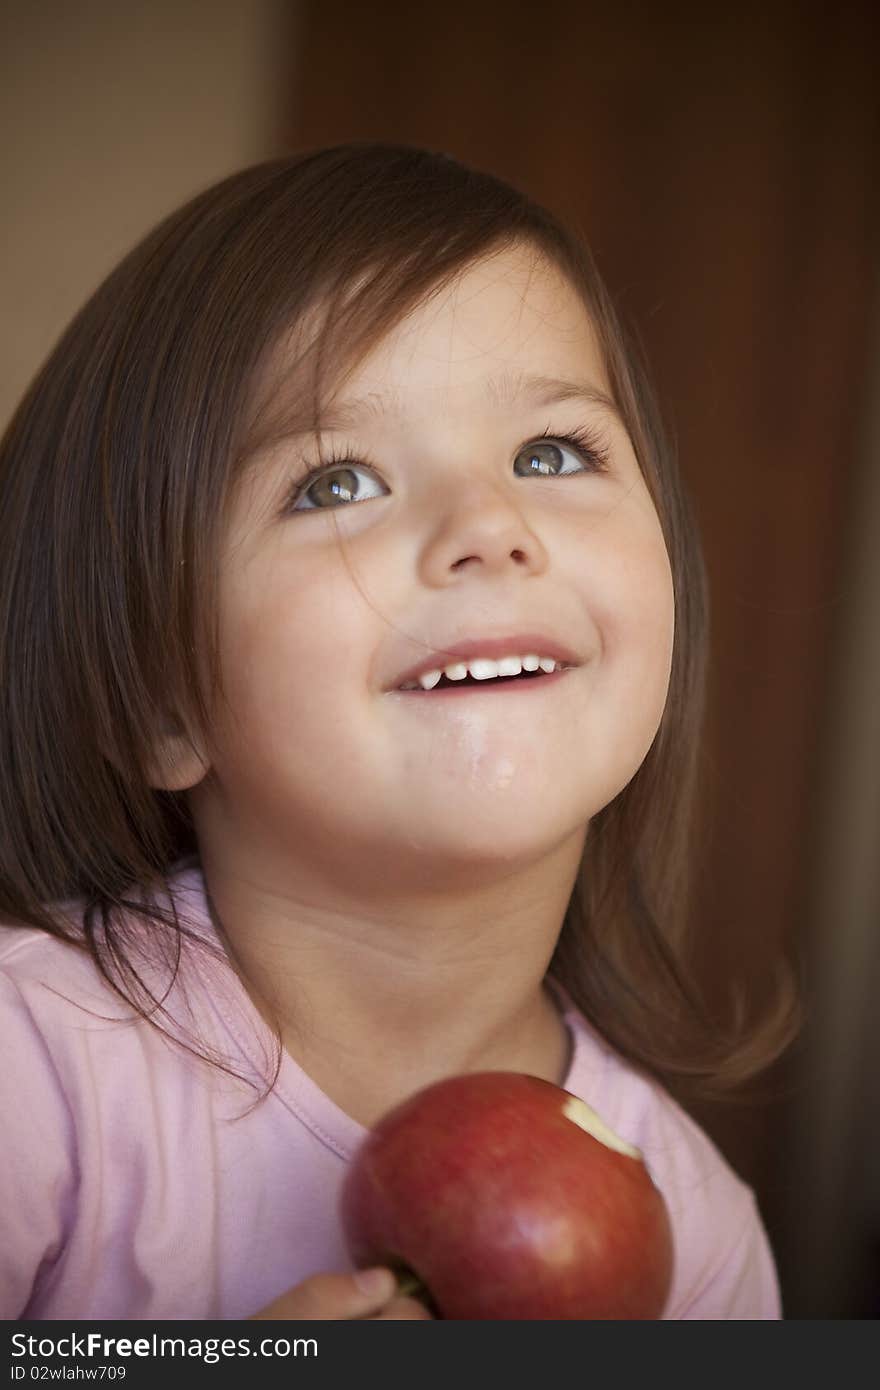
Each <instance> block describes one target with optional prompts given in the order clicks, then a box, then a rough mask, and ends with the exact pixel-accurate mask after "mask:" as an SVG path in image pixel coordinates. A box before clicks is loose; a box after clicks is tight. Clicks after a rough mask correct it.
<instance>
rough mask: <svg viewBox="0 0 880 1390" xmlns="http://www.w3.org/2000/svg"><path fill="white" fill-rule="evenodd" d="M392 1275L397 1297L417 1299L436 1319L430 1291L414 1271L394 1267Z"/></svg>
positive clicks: (404, 1266) (402, 1266)
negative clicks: (395, 1283) (395, 1282)
mask: <svg viewBox="0 0 880 1390" xmlns="http://www.w3.org/2000/svg"><path fill="white" fill-rule="evenodd" d="M394 1273H395V1276H396V1278H397V1297H398V1298H417V1299H418V1300H419V1302H420V1303H424V1305H425V1307H426V1308H427V1309H428V1311H429V1312H431V1313H433V1314H434V1316H435V1317H436V1316H437V1315H438V1314H437V1308H436V1305H435V1303H434V1300H433V1298H432V1297H431V1294H430V1291H429V1289H428V1287H427V1285H426V1284H423V1283H422V1281H421V1279H420V1278H419V1276H418V1275H417V1274H416V1272H415V1270H413V1269H410V1267H409V1265H396V1266H394Z"/></svg>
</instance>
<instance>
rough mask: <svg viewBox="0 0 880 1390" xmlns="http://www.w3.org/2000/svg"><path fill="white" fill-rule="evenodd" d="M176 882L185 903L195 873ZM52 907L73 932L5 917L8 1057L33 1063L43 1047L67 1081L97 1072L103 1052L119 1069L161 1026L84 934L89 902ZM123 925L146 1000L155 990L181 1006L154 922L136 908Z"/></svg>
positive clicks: (0, 973) (2, 985)
mask: <svg viewBox="0 0 880 1390" xmlns="http://www.w3.org/2000/svg"><path fill="white" fill-rule="evenodd" d="M173 882H174V888H175V901H177V900H178V899H177V885H178V884H179V885H180V888H181V891H182V895H183V896H182V898H181V901H183V902H184V903H185V902H186V892H187V891H191V890H192V882H191V877H190V876H188V875H182V876H178V877H177V878H175V879H174V881H173ZM53 912H54V915H55V917H56V919H57V920H59V922H60V924H61V926H62V928H63V930H65V932H66V933H67V934H68V935H69V937H70V938H71V939H67V940H65V939H62V938H61V937H60V936H53V935H50V934H49V933H48V932H45V931H42V930H39V929H37V928H34V927H28V926H19V925H8V924H4V923H0V1040H2V1045H3V1048H4V1053H5V1055H6V1056H7V1057H8V1056H10V1055H12V1056H15V1057H18V1058H19V1059H20V1061H21V1062H22V1063H24V1062H25V1060H26V1059H29V1060H30V1061H31V1063H32V1064H35V1062H36V1057H37V1055H39V1054H42V1055H44V1056H46V1057H47V1058H51V1059H52V1061H53V1063H54V1065H55V1067H56V1069H57V1071H58V1073H59V1075H61V1076H62V1077H63V1078H65V1079H66V1080H67V1081H69V1082H70V1081H73V1080H74V1078H75V1076H76V1074H77V1072H78V1071H82V1070H83V1069H85V1070H86V1071H87V1072H89V1073H92V1074H93V1073H94V1066H93V1063H94V1060H95V1057H96V1055H97V1054H99V1053H104V1052H106V1054H107V1056H108V1058H109V1059H110V1060H111V1061H112V1062H113V1064H114V1070H118V1067H119V1064H120V1063H121V1061H122V1058H123V1056H124V1055H125V1054H126V1053H127V1052H131V1051H133V1050H143V1048H144V1046H145V1043H144V1039H145V1038H149V1037H150V1036H151V1035H154V1034H156V1029H155V1028H154V1027H153V1026H152V1024H150V1023H149V1022H148V1020H147V1019H145V1018H143V1017H142V1016H141V1008H140V1007H136V1006H135V1004H134V1003H133V1002H132V1001H131V1000H130V999H129V998H128V995H129V993H130V992H131V991H130V989H125V991H124V994H123V993H121V992H120V991H119V990H118V989H117V988H114V986H113V984H111V982H110V980H109V979H108V978H107V976H106V975H105V973H104V972H103V970H102V969H101V968H99V966H98V963H97V961H96V959H95V957H94V955H93V953H92V951H91V950H90V949H89V947H88V945H87V943H86V939H85V931H84V920H83V919H84V912H85V905H84V903H82V902H79V901H71V902H65V903H61V904H55V905H53ZM123 926H124V941H125V947H124V952H125V955H126V957H127V959H128V962H129V965H130V966H131V967H132V968H133V970H134V971H135V972H136V979H137V980H139V981H140V982H141V985H142V986H143V987H144V989H145V991H147V992H145V993H143V994H142V996H141V998H142V1000H143V1001H146V1003H149V998H150V997H153V998H156V997H158V998H159V999H164V1002H165V1003H166V1004H168V1005H169V1006H170V1007H171V1008H174V1007H176V1004H177V1001H176V997H175V996H176V994H178V993H180V990H179V989H177V988H175V989H172V990H170V991H169V986H170V985H171V983H172V977H173V974H174V971H173V966H171V965H169V960H170V959H171V956H172V955H173V952H172V953H169V952H167V951H166V952H163V951H161V950H158V951H156V950H155V949H154V947H155V941H151V938H150V930H149V924H148V923H145V922H144V921H143V920H142V919H140V917H139V915H138V914H137V913H136V912H133V911H127V912H126V913H125V914H124V923H123ZM166 939H170V938H166ZM172 944H173V943H172ZM102 954H103V955H104V956H105V958H106V959H110V958H111V957H112V958H113V959H114V963H115V962H116V961H117V960H118V953H115V952H110V953H107V952H106V951H104V952H103V953H102ZM113 973H114V977H115V978H118V980H119V982H120V983H122V982H123V981H125V983H128V981H129V980H130V979H131V978H133V977H131V976H129V975H126V974H125V972H123V974H121V975H119V976H118V977H116V972H115V971H114V972H113ZM181 985H182V980H181ZM136 993H137V991H136ZM146 1011H147V1012H149V1010H148V1009H147V1010H146Z"/></svg>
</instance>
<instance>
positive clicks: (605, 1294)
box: [340, 1072, 673, 1320]
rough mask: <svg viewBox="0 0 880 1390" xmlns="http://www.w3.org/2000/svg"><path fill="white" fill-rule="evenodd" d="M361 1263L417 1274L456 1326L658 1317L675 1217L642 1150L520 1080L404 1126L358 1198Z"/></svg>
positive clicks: (462, 1091)
mask: <svg viewBox="0 0 880 1390" xmlns="http://www.w3.org/2000/svg"><path fill="white" fill-rule="evenodd" d="M340 1215H341V1220H342V1229H343V1232H344V1234H345V1238H346V1241H347V1244H348V1249H349V1253H350V1255H351V1258H352V1260H353V1262H354V1264H355V1265H356V1266H358V1267H363V1266H366V1265H371V1264H386V1265H390V1266H391V1267H392V1268H394V1269H396V1270H397V1271H398V1272H400V1273H401V1274H402V1275H405V1274H407V1273H408V1272H409V1271H412V1273H413V1274H414V1275H415V1277H416V1279H417V1280H418V1282H419V1284H420V1285H421V1286H422V1289H423V1291H424V1297H425V1301H426V1302H428V1303H429V1305H431V1306H433V1308H434V1309H435V1311H436V1312H438V1313H439V1315H440V1316H441V1317H444V1318H456V1319H468V1320H473V1319H507V1320H512V1319H521V1318H542V1319H549V1320H555V1319H563V1318H565V1319H569V1318H577V1319H583V1318H592V1319H619V1318H634V1319H643V1318H659V1317H660V1316H661V1314H662V1312H663V1308H664V1306H665V1303H666V1299H667V1297H668V1294H669V1287H670V1282H671V1278H672V1260H673V1246H672V1230H671V1227H670V1224H669V1216H668V1213H667V1210H666V1205H665V1203H664V1201H663V1198H662V1196H661V1195H660V1192H659V1191H658V1189H657V1188H656V1187H655V1185H654V1183H653V1182H652V1180H651V1177H650V1175H649V1173H648V1170H647V1168H646V1167H645V1164H644V1162H643V1161H642V1156H641V1154H640V1152H639V1150H638V1149H635V1148H633V1147H632V1146H631V1145H629V1144H626V1143H624V1141H623V1140H622V1139H619V1138H618V1137H617V1136H616V1135H615V1134H613V1133H612V1132H611V1130H610V1129H608V1127H607V1126H606V1125H605V1124H604V1123H603V1122H602V1120H601V1119H600V1118H599V1116H598V1115H597V1114H596V1113H595V1111H593V1110H591V1109H590V1107H589V1106H588V1105H586V1104H585V1103H584V1102H583V1101H582V1100H580V1099H579V1098H578V1097H576V1096H573V1095H571V1093H570V1092H568V1091H565V1090H563V1089H562V1088H561V1087H559V1086H554V1085H552V1084H551V1083H550V1082H549V1081H543V1080H540V1079H539V1078H538V1077H535V1076H525V1075H521V1074H520V1073H517V1072H478V1073H475V1074H473V1075H470V1076H453V1077H449V1078H447V1079H446V1080H443V1081H438V1082H435V1083H434V1084H433V1085H431V1086H427V1087H425V1088H424V1089H423V1090H421V1091H419V1092H417V1094H415V1095H413V1096H410V1097H409V1099H408V1100H405V1101H404V1102H403V1103H402V1104H401V1105H398V1106H396V1107H395V1108H394V1109H393V1110H391V1111H389V1113H388V1114H387V1115H385V1116H384V1117H383V1118H382V1119H381V1120H380V1121H379V1122H378V1124H377V1125H376V1126H375V1128H374V1129H372V1130H371V1131H370V1133H369V1134H368V1135H367V1137H366V1139H365V1140H364V1143H363V1144H362V1146H361V1148H360V1149H359V1150H358V1152H357V1153H356V1154H355V1156H354V1158H353V1160H352V1163H351V1166H350V1169H349V1171H348V1173H347V1175H346V1178H345V1182H344V1184H343V1188H342V1193H341V1202H340Z"/></svg>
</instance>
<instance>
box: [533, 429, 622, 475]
mask: <svg viewBox="0 0 880 1390" xmlns="http://www.w3.org/2000/svg"><path fill="white" fill-rule="evenodd" d="M566 453H574V454H576V455H577V456H578V460H579V462H578V465H577V467H575V468H570V467H569V468H567V467H565V459H564V455H565V454H566ZM521 460H524V461H525V467H524V468H523V469H522V470H519V468H518V465H519V464H520V461H521ZM585 465H586V466H585ZM514 467H516V468H517V471H518V472H519V476H520V477H521V478H533V477H539V478H558V477H561V476H563V475H564V474H566V473H604V472H605V471H606V470H607V468H608V459H607V456H606V453H605V449H604V447H603V445H602V444H601V443H600V442H599V441H598V440H597V439H596V438H595V437H594V436H593V435H591V434H588V433H587V432H586V431H581V430H575V431H573V432H572V433H571V434H559V435H554V436H553V437H552V438H544V439H539V440H537V441H536V442H535V443H532V444H524V445H523V447H522V448H521V449H520V450H519V452H518V453H517V455H516V459H515V460H514Z"/></svg>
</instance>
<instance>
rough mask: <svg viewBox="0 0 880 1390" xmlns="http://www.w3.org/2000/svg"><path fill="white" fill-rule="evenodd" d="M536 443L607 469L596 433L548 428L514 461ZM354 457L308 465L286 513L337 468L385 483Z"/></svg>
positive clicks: (344, 454) (346, 453)
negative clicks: (360, 470) (357, 471)
mask: <svg viewBox="0 0 880 1390" xmlns="http://www.w3.org/2000/svg"><path fill="white" fill-rule="evenodd" d="M535 444H564V445H566V446H567V447H569V448H570V449H572V450H573V451H574V453H576V454H580V456H581V460H582V462H584V463H588V464H589V465H590V469H589V470H588V471H589V472H593V473H607V472H608V469H609V467H610V461H609V450H608V446H607V444H606V443H605V442H604V440H603V439H601V438H600V436H599V435H598V434H597V433H596V431H595V430H589V429H587V428H583V429H577V430H570V431H569V432H568V433H562V434H560V433H554V432H553V431H552V430H551V429H550V427H549V425H548V427H547V429H546V430H545V431H544V433H543V434H540V435H538V436H536V437H533V438H531V439H526V440H524V442H523V443H522V444H520V446H519V448H518V449H517V450H516V452H515V453H514V458H516V457H517V456H518V455H519V454H521V453H522V452H523V450H524V449H528V448H530V447H531V446H532V445H535ZM353 454H354V451H353V450H351V449H350V448H349V446H348V445H345V446H344V447H343V449H342V451H341V452H340V453H337V452H336V451H335V450H334V451H332V452H331V454H330V455H329V457H325V458H321V459H319V460H318V461H317V462H316V463H313V464H308V465H307V467H306V469H305V472H304V473H302V474H301V475H300V477H298V478H297V480H296V482H295V484H294V486H293V489H292V491H291V493H290V495H289V497H288V499H287V503H286V506H285V510H293V509H294V505H295V503H296V502H298V501H299V499H300V498H301V497H302V496H303V494H304V493H305V492H307V491H308V489H309V487H310V485H311V484H312V483H313V482H314V481H315V480H316V479H317V478H320V477H322V476H323V474H325V473H330V472H332V471H333V470H334V469H336V468H345V467H351V468H367V469H369V470H370V472H371V473H375V475H376V477H377V478H379V480H380V481H381V482H383V483H384V481H385V480H384V478H383V477H382V473H381V470H380V469H379V468H377V466H376V465H375V464H374V463H371V462H370V460H369V458H367V457H366V455H364V454H363V453H362V452H360V453H359V455H358V457H357V458H355V457H354V456H353ZM537 476H540V475H538V474H536V477H537ZM555 476H557V477H575V478H576V477H579V476H581V475H580V474H577V473H566V474H556V475H555ZM355 505H356V504H355ZM302 510H304V511H334V510H336V509H335V508H332V507H306V508H303V509H302Z"/></svg>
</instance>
